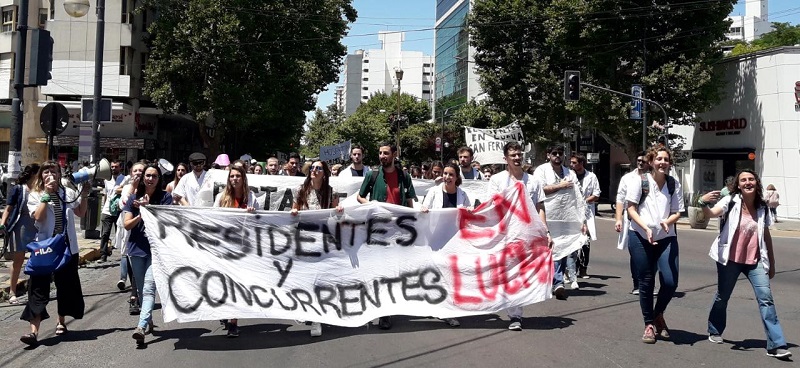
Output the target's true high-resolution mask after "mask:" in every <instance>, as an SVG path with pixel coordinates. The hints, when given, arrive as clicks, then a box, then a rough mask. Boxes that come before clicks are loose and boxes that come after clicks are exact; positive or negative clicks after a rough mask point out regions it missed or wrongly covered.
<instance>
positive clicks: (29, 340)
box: [19, 332, 39, 346]
mask: <svg viewBox="0 0 800 368" xmlns="http://www.w3.org/2000/svg"><path fill="white" fill-rule="evenodd" d="M19 341H22V342H23V343H24V344H25V345H28V346H35V345H36V344H38V343H39V341H38V340H37V339H36V334H35V333H33V332H31V333H29V334H27V335H22V337H20V338H19Z"/></svg>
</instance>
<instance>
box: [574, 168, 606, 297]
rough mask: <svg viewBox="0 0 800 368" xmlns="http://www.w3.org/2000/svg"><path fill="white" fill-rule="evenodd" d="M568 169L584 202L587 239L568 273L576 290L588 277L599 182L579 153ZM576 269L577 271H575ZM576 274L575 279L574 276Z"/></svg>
mask: <svg viewBox="0 0 800 368" xmlns="http://www.w3.org/2000/svg"><path fill="white" fill-rule="evenodd" d="M569 167H570V168H571V169H572V170H573V171H575V175H577V177H578V183H579V184H580V189H581V193H582V194H583V198H584V199H585V200H586V230H587V232H588V235H589V238H590V239H586V243H585V244H583V247H582V248H581V249H580V250H579V251H578V253H577V255H578V257H577V260H576V262H577V265H576V264H574V263H571V266H570V267H569V268H570V272H571V273H572V285H573V286H575V287H574V289H577V286H578V280H577V278H578V277H580V278H582V279H588V278H589V275H588V274H587V273H586V271H587V269H588V268H589V250H590V247H591V244H590V243H591V240H597V230H596V228H595V223H594V213H595V208H594V206H595V203H597V201H598V200H599V199H600V182H599V181H598V180H597V175H595V174H594V173H593V172H591V171H588V170H586V156H584V155H583V154H581V153H573V154H572V157H570V158H569ZM576 268H577V270H576ZM576 274H577V277H576V276H575V275H576Z"/></svg>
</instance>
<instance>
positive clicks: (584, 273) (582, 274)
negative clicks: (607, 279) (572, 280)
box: [578, 270, 590, 279]
mask: <svg viewBox="0 0 800 368" xmlns="http://www.w3.org/2000/svg"><path fill="white" fill-rule="evenodd" d="M578 277H580V278H582V279H588V278H590V277H589V274H587V273H586V270H580V271H578Z"/></svg>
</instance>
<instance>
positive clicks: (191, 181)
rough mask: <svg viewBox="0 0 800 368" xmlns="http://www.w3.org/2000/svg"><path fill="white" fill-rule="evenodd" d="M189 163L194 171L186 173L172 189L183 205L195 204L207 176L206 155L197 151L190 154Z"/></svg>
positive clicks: (174, 195)
mask: <svg viewBox="0 0 800 368" xmlns="http://www.w3.org/2000/svg"><path fill="white" fill-rule="evenodd" d="M189 165H192V172H191V173H188V174H186V175H184V176H183V177H182V178H181V180H180V181H179V182H178V185H177V186H175V190H173V191H172V197H173V198H175V199H177V200H178V203H180V205H181V206H194V204H195V199H196V198H197V193H198V192H200V188H201V187H202V186H203V180H205V178H206V155H204V154H202V153H200V152H195V153H192V154H191V155H189Z"/></svg>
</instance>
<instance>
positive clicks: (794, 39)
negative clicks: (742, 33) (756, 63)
mask: <svg viewBox="0 0 800 368" xmlns="http://www.w3.org/2000/svg"><path fill="white" fill-rule="evenodd" d="M772 26H773V28H774V29H773V30H772V31H771V32H769V33H766V34H763V35H762V36H761V38H759V39H757V40H754V41H753V42H750V43H746V42H742V41H740V43H739V44H737V45H736V46H734V48H733V50H731V54H730V56H739V55H744V54H749V53H753V52H756V51H759V50H766V49H770V48H773V47H781V46H794V45H797V44H800V24H798V25H795V26H793V25H791V24H789V23H773V24H772Z"/></svg>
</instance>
